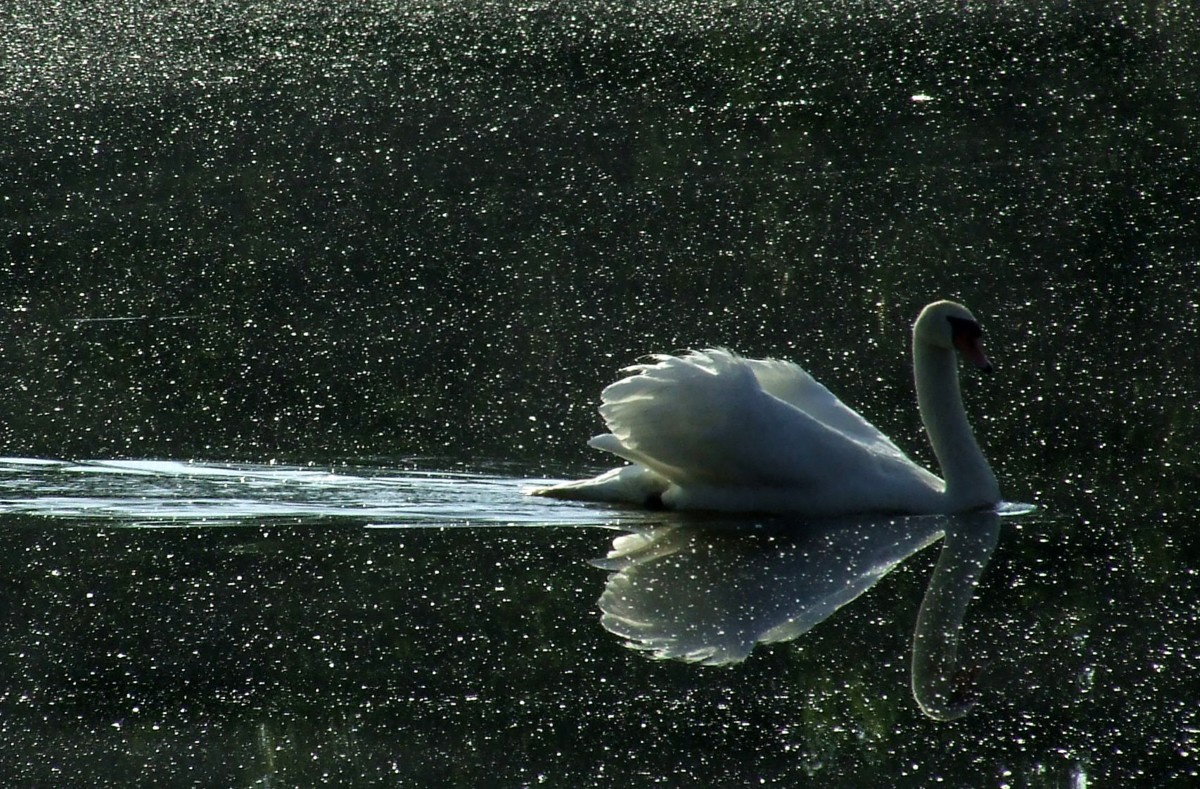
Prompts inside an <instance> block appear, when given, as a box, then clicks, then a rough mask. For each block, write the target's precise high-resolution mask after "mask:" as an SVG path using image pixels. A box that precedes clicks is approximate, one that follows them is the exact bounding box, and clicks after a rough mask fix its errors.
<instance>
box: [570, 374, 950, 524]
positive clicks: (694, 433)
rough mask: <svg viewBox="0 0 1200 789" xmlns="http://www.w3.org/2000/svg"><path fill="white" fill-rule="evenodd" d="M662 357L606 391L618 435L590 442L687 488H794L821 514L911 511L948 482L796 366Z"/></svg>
mask: <svg viewBox="0 0 1200 789" xmlns="http://www.w3.org/2000/svg"><path fill="white" fill-rule="evenodd" d="M655 359H656V361H655V363H653V364H643V365H638V366H636V367H634V368H630V369H632V370H635V371H636V372H637V374H635V375H632V376H629V377H628V378H624V379H622V380H620V381H618V382H616V383H614V384H612V385H611V386H609V387H607V388H606V389H605V390H604V392H603V395H602V397H603V405H601V407H600V413H601V415H602V416H603V417H604V420H605V422H606V423H607V425H608V428H609V430H610V431H611V433H609V434H606V435H601V436H597V437H596V438H593V439H592V441H591V445H592V446H594V447H597V448H599V449H603V450H606V451H609V452H612V453H614V454H616V455H619V456H621V457H623V458H625V459H626V460H629V461H631V462H633V463H637V464H639V465H642V466H644V467H646V468H649V469H651V470H652V471H654V472H656V473H657V474H659V475H661V476H662V477H664V478H666V479H667V480H669V481H670V482H671V483H673V484H674V485H676V486H678V487H679V488H683V489H686V490H688V491H689V492H691V491H694V490H698V489H704V488H708V489H713V488H716V489H721V490H725V491H728V490H730V489H736V490H737V491H738V493H739V495H742V494H747V495H750V496H753V495H754V492H755V491H759V490H764V489H767V490H786V491H788V494H789V495H791V496H794V497H796V499H797V500H803V501H805V502H808V501H811V502H812V509H813V510H814V511H829V512H839V511H846V510H853V509H888V508H893V507H894V508H896V509H905V508H907V507H906V506H905V505H909V506H911V505H912V503H913V502H917V503H919V502H921V501H924V500H927V499H922V497H923V496H928V494H930V493H931V492H933V491H935V490H937V489H938V488H939V487H940V481H938V480H937V478H936V477H934V476H933V475H932V474H929V473H928V472H926V471H925V470H924V469H921V468H920V467H919V466H917V465H915V464H914V463H912V461H910V460H909V459H908V458H907V457H905V456H904V454H903V453H901V452H900V450H898V449H897V448H896V446H895V445H894V444H893V443H892V442H891V441H889V440H888V439H887V438H886V437H885V436H883V434H882V433H880V432H879V431H878V430H876V429H875V428H874V427H872V426H871V425H870V424H869V423H868V422H866V420H864V419H862V417H860V416H858V415H857V414H855V413H854V412H853V411H851V410H850V409H849V408H847V407H846V406H844V405H842V404H841V403H840V402H839V401H838V400H837V398H835V397H834V396H833V395H832V394H830V393H829V391H828V390H827V389H825V388H824V387H823V386H821V385H820V384H818V383H816V381H814V380H813V379H812V378H811V376H808V375H807V374H806V373H804V372H803V371H802V370H800V368H798V367H795V366H794V365H787V364H786V363H783V362H757V363H755V365H754V366H751V365H750V364H748V363H747V362H746V361H745V360H743V359H741V358H739V357H737V356H734V355H733V354H731V353H729V352H727V351H719V350H710V351H705V352H702V353H693V354H690V355H688V356H685V357H673V356H658V357H655ZM760 375H761V378H760ZM763 380H765V381H766V382H767V388H764V386H763V384H762V381H763ZM771 389H773V390H774V391H776V392H778V393H779V394H780V395H784V396H785V397H786V398H787V399H786V400H785V399H782V398H781V397H779V396H776V395H775V394H773V393H772V392H771V391H769V390H771ZM797 403H799V404H803V405H806V406H811V407H812V408H813V409H814V413H810V412H808V411H805V410H801V408H800V407H798V405H797ZM826 420H827V421H826ZM707 503H708V504H710V505H714V504H715V505H717V506H719V502H707Z"/></svg>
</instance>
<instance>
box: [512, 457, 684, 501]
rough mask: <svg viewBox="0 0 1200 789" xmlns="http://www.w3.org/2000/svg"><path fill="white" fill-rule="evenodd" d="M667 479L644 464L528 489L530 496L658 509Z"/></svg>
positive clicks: (665, 488)
mask: <svg viewBox="0 0 1200 789" xmlns="http://www.w3.org/2000/svg"><path fill="white" fill-rule="evenodd" d="M666 490H667V481H666V480H665V479H663V478H662V477H660V476H659V475H657V474H655V473H654V472H653V471H651V470H650V469H648V468H645V467H644V466H636V465H635V466H623V467H621V468H615V469H612V470H611V471H606V472H604V473H603V474H601V475H600V476H598V477H592V478H591V479H583V480H579V481H577V482H561V483H559V484H557V485H549V486H547V487H544V488H534V489H533V490H531V491H529V495H531V496H544V497H546V498H548V499H568V500H572V501H595V502H607V503H610V504H636V505H637V506H639V507H649V508H652V509H657V508H660V507H662V506H663V503H662V494H663V493H665V492H666Z"/></svg>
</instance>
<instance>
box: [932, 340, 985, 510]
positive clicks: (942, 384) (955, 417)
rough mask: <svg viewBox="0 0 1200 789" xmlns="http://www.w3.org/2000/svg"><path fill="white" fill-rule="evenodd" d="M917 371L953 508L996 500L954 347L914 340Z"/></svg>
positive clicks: (936, 450)
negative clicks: (961, 388) (973, 428)
mask: <svg viewBox="0 0 1200 789" xmlns="http://www.w3.org/2000/svg"><path fill="white" fill-rule="evenodd" d="M913 373H914V375H915V377H916V384H917V405H918V406H919V407H920V409H921V421H922V422H923V423H924V425H925V432H926V433H928V434H929V443H930V444H932V445H933V453H934V454H935V455H937V459H938V464H939V465H940V466H941V467H942V477H943V478H944V479H945V480H946V498H947V500H948V502H949V504H950V507H949V509H950V510H967V509H972V508H975V507H982V506H987V505H990V504H995V503H996V502H998V501H999V500H1000V487H999V485H997V483H996V476H995V475H994V474H993V473H992V469H991V467H990V466H989V465H988V462H987V458H985V457H984V456H983V452H982V451H980V449H979V444H977V443H976V442H975V435H974V433H972V432H971V425H970V424H969V423H968V422H967V412H966V410H965V409H964V408H963V402H962V395H961V393H960V392H959V389H958V361H957V359H956V358H955V356H954V351H952V350H950V349H948V348H939V347H937V346H934V345H930V344H929V343H925V342H921V341H919V340H918V341H917V342H915V343H913Z"/></svg>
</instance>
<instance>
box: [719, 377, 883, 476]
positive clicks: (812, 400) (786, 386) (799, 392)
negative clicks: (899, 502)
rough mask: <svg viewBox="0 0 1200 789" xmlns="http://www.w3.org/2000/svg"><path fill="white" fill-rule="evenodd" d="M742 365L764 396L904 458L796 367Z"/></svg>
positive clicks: (876, 429)
mask: <svg viewBox="0 0 1200 789" xmlns="http://www.w3.org/2000/svg"><path fill="white" fill-rule="evenodd" d="M742 362H743V363H744V364H746V365H747V366H748V367H749V368H750V369H751V371H752V372H753V373H754V377H755V378H756V379H758V385H759V386H761V387H762V389H763V391H764V392H766V393H767V394H770V395H773V396H774V397H777V398H779V399H780V400H782V401H783V402H785V403H788V404H790V405H793V406H795V407H796V408H798V409H800V410H801V411H803V412H804V413H806V414H808V415H809V416H811V417H813V418H814V419H816V420H817V421H819V422H822V423H824V424H826V425H828V426H829V427H831V428H833V429H834V430H836V431H838V432H839V433H842V434H844V435H846V436H848V437H850V438H853V439H854V440H855V441H858V442H859V443H862V444H865V445H866V446H869V447H872V448H873V449H874V450H875V451H877V452H883V453H888V454H893V455H896V456H898V457H905V458H906V457H907V456H906V455H905V454H904V452H903V451H901V449H900V448H899V447H897V446H896V445H895V444H894V443H893V442H892V440H891V439H890V438H888V437H887V436H886V435H884V434H883V432H881V431H880V430H879V429H878V428H877V427H875V426H874V425H872V424H871V423H870V422H868V421H867V420H866V419H863V417H862V415H860V414H859V413H858V412H857V411H855V410H854V409H853V408H850V407H849V406H847V405H846V404H845V403H843V402H842V401H841V400H839V399H838V398H837V397H836V396H835V395H834V394H833V392H830V391H829V390H828V389H826V388H825V386H824V385H823V384H821V382H820V381H818V380H817V379H816V378H813V377H812V376H811V375H810V374H809V373H808V372H807V371H806V370H804V369H803V368H801V367H800V366H799V365H797V364H793V363H792V362H786V361H783V360H780V359H743V360H742Z"/></svg>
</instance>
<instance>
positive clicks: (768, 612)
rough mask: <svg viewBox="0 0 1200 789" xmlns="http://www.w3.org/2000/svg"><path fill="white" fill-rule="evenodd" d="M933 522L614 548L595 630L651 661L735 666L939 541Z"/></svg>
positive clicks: (652, 541)
mask: <svg viewBox="0 0 1200 789" xmlns="http://www.w3.org/2000/svg"><path fill="white" fill-rule="evenodd" d="M942 523H943V521H942V520H941V519H937V518H899V519H883V520H880V519H862V520H858V519H856V520H855V521H851V522H846V523H842V524H831V523H830V524H825V525H817V524H812V525H810V526H809V527H807V528H806V529H805V531H803V532H801V533H796V534H790V535H788V536H787V537H774V538H771V539H763V535H753V534H750V535H747V534H730V533H723V534H714V533H712V532H704V531H696V530H694V529H687V528H680V527H666V528H662V529H655V530H653V531H651V532H647V533H643V534H637V535H629V536H623V537H619V538H617V539H616V540H615V541H614V543H613V551H611V552H610V553H609V555H608V557H607V558H606V559H604V560H601V561H598V562H595V564H597V565H598V566H601V567H605V568H609V569H616V570H617V572H615V573H614V574H613V575H611V576H610V577H609V581H608V585H607V586H606V588H605V590H604V594H603V595H601V597H600V600H599V605H600V610H601V611H602V613H603V616H602V617H601V624H603V626H604V627H605V628H606V629H607V630H609V631H610V632H612V633H614V634H616V635H618V636H620V637H622V638H624V639H625V640H626V642H627V644H628V645H629V646H631V647H634V648H636V649H641V650H645V651H648V652H651V653H652V654H653V655H654V656H655V657H657V658H673V659H677V660H684V661H688V662H695V663H703V664H706V665H722V664H727V663H735V662H738V661H741V660H744V659H745V658H746V657H747V656H748V655H749V654H750V651H751V650H752V649H753V648H754V645H755V644H756V643H759V642H763V643H767V642H775V641H785V640H790V639H793V638H796V637H798V636H800V635H802V634H803V633H805V632H807V631H808V630H809V629H811V628H812V627H814V626H815V625H817V624H819V623H820V622H822V621H823V620H824V619H826V618H827V617H828V616H829V615H830V614H832V613H833V612H834V611H836V610H837V609H839V608H841V607H842V606H843V605H845V604H846V603H848V602H850V601H851V600H853V599H855V598H856V597H858V596H859V595H861V594H862V593H863V592H865V591H866V590H867V589H869V588H870V587H871V586H872V585H874V584H875V583H876V582H877V581H878V580H879V579H880V578H882V577H883V576H884V575H886V574H887V573H888V572H889V571H890V570H892V569H893V568H894V567H895V566H896V565H897V564H898V563H899V562H901V561H903V560H904V559H905V558H906V557H908V556H910V555H912V553H913V552H915V551H917V550H920V549H921V548H923V547H925V546H926V545H928V544H930V543H931V542H933V541H934V540H936V539H937V538H938V537H939V536H940V528H941V525H942Z"/></svg>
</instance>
